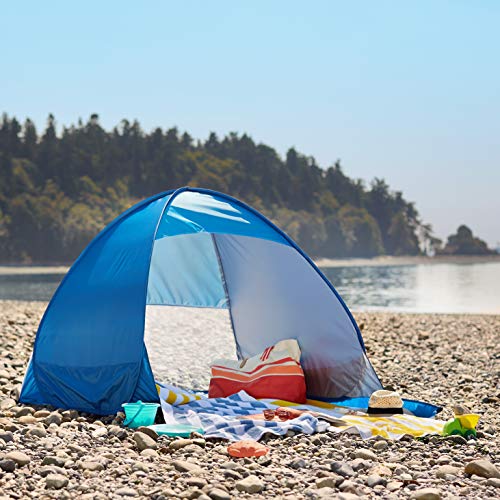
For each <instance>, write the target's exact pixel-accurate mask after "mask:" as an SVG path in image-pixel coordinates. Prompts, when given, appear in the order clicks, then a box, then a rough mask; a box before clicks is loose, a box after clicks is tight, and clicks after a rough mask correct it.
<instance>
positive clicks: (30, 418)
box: [17, 415, 38, 424]
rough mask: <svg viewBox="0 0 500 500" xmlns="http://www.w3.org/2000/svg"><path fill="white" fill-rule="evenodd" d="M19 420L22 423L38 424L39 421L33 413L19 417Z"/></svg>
mask: <svg viewBox="0 0 500 500" xmlns="http://www.w3.org/2000/svg"><path fill="white" fill-rule="evenodd" d="M17 421H18V422H19V423H20V424H36V423H37V422H38V420H37V419H36V418H35V417H34V416H33V415H23V416H22V417H19V418H18V419H17Z"/></svg>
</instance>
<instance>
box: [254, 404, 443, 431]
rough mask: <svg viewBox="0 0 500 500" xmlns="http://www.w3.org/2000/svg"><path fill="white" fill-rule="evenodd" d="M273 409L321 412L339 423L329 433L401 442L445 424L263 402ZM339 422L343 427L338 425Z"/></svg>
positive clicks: (320, 406)
mask: <svg viewBox="0 0 500 500" xmlns="http://www.w3.org/2000/svg"><path fill="white" fill-rule="evenodd" d="M264 401H265V402H267V403H270V404H273V405H276V406H289V407H293V408H297V409H302V410H312V411H314V412H316V413H319V414H321V413H324V414H326V415H327V416H329V417H334V418H336V419H338V420H339V421H338V423H335V425H334V426H332V427H330V430H331V431H332V432H337V433H340V432H349V433H352V434H354V433H356V434H359V435H360V436H361V437H362V438H363V439H370V438H374V437H376V436H382V437H384V438H386V439H394V440H398V439H401V438H402V437H403V436H404V435H405V434H409V435H411V436H414V437H421V436H425V435H427V434H439V435H441V434H442V433H443V427H444V424H445V422H444V421H442V420H435V419H433V418H421V417H415V416H414V415H391V416H372V415H368V414H366V413H364V412H360V411H353V410H352V409H350V408H346V407H344V406H339V405H335V404H332V403H325V402H323V401H316V400H312V399H308V400H307V402H306V404H305V405H300V404H296V403H290V402H289V401H281V400H269V399H266V400H264ZM319 418H321V416H319ZM341 422H343V423H345V425H341Z"/></svg>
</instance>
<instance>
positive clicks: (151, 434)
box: [136, 427, 159, 441]
mask: <svg viewBox="0 0 500 500" xmlns="http://www.w3.org/2000/svg"><path fill="white" fill-rule="evenodd" d="M136 432H142V433H143V434H147V435H148V436H149V437H150V438H151V439H154V440H155V441H158V437H159V436H158V434H157V433H156V431H154V430H153V429H150V428H149V427H138V428H137V429H136Z"/></svg>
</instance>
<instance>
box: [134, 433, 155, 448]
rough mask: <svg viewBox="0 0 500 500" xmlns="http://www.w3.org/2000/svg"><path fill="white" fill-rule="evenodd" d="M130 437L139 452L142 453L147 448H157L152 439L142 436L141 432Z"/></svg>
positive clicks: (145, 435)
mask: <svg viewBox="0 0 500 500" xmlns="http://www.w3.org/2000/svg"><path fill="white" fill-rule="evenodd" d="M132 437H133V439H134V441H135V444H136V445H137V448H139V451H143V450H145V449H147V448H151V449H152V450H155V449H156V448H157V446H158V445H157V443H156V441H155V440H154V439H153V438H152V437H150V436H148V435H147V434H144V433H143V432H134V435H133V436H132Z"/></svg>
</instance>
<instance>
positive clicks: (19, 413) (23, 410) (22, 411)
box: [13, 406, 34, 418]
mask: <svg viewBox="0 0 500 500" xmlns="http://www.w3.org/2000/svg"><path fill="white" fill-rule="evenodd" d="M13 410H14V408H13ZM33 413H34V411H33V408H30V407H29V406H20V407H18V408H16V409H15V412H14V415H15V417H16V418H20V417H26V416H28V415H29V416H33ZM33 418H34V417H33Z"/></svg>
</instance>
